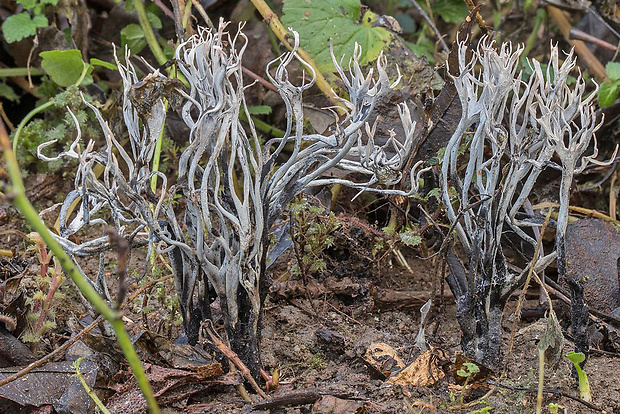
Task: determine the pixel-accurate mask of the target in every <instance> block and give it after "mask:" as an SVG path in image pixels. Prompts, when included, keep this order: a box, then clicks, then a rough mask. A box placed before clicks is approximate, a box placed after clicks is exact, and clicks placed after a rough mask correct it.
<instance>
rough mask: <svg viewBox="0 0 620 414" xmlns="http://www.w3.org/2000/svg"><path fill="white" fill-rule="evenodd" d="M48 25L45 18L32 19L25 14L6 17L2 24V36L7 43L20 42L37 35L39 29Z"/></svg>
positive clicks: (41, 16)
mask: <svg viewBox="0 0 620 414" xmlns="http://www.w3.org/2000/svg"><path fill="white" fill-rule="evenodd" d="M48 25H49V23H48V21H47V18H46V17H45V16H43V15H36V16H34V17H33V18H31V17H30V15H29V14H28V13H27V12H22V13H19V14H15V15H13V16H9V17H7V19H6V20H5V21H4V23H3V24H2V34H3V35H4V40H6V42H7V43H13V42H19V41H20V40H22V39H24V38H26V37H30V36H34V35H35V34H37V29H38V28H39V27H47V26H48Z"/></svg>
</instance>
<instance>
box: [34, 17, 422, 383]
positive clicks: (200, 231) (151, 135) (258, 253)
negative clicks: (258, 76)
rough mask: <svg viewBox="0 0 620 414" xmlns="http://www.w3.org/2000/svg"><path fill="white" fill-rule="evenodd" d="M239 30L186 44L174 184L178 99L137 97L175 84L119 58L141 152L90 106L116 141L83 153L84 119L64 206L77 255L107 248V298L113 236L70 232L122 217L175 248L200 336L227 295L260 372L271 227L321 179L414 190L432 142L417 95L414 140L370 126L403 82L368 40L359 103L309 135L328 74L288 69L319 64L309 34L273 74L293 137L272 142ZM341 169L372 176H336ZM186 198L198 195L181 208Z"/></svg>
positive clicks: (410, 134) (232, 320) (230, 317)
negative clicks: (171, 130)
mask: <svg viewBox="0 0 620 414" xmlns="http://www.w3.org/2000/svg"><path fill="white" fill-rule="evenodd" d="M226 27H227V24H225V23H220V26H219V28H218V29H217V30H209V29H202V28H201V29H199V30H198V34H196V35H194V36H193V37H191V38H190V39H189V40H187V41H186V42H184V43H182V44H181V45H180V46H179V47H178V48H177V50H176V59H177V61H178V62H179V70H180V72H181V73H182V74H183V76H184V77H185V79H187V81H188V83H189V90H188V91H185V90H184V89H182V88H177V89H176V90H175V91H174V93H175V94H176V95H178V96H177V97H176V98H175V100H179V99H178V98H180V100H181V102H182V103H181V105H180V106H179V108H180V113H181V115H182V119H183V121H184V123H185V124H186V125H187V127H188V128H189V134H188V136H187V147H186V148H185V150H183V152H182V154H181V155H180V157H179V158H178V159H179V161H178V166H177V167H178V168H177V174H178V177H177V180H176V184H175V185H170V186H169V185H168V178H167V177H166V176H165V175H164V174H163V173H162V172H158V171H153V170H152V169H151V165H152V159H153V153H154V149H155V145H156V142H157V139H158V137H159V136H160V133H161V129H162V127H163V123H164V118H165V115H166V114H165V109H164V108H165V106H164V98H165V96H163V95H156V96H154V97H153V96H150V97H149V110H148V111H143V110H140V108H136V105H137V104H139V102H137V101H136V99H137V96H138V95H137V94H136V93H134V92H135V88H136V87H140V88H143V87H144V82H145V81H146V82H150V83H153V84H154V85H158V84H160V83H161V84H164V83H165V84H166V85H170V84H171V83H170V81H169V79H168V78H167V77H166V76H164V75H163V74H161V73H159V72H158V71H155V70H153V71H152V73H151V74H149V75H148V76H147V77H146V78H145V80H144V81H142V82H141V81H140V80H139V79H138V77H137V74H136V71H135V69H134V67H133V66H132V64H131V62H130V60H129V58H128V55H127V58H126V59H125V62H126V63H125V64H124V65H123V64H121V63H120V62H118V61H117V63H118V67H119V72H120V74H121V77H122V78H123V122H124V124H125V125H124V126H125V128H126V131H127V136H128V138H129V145H128V147H129V150H126V149H125V147H124V146H123V145H121V144H120V142H121V139H120V138H117V137H116V135H115V133H113V132H112V129H111V128H110V127H109V125H108V123H107V122H106V121H105V120H104V119H103V117H102V115H101V114H100V112H99V110H98V109H97V108H95V107H93V106H92V105H89V104H87V105H88V106H89V107H90V108H91V109H92V110H93V111H94V112H95V114H96V116H97V119H98V120H99V123H100V125H101V128H102V131H103V140H102V141H101V142H94V141H90V142H89V143H88V144H87V145H85V146H83V147H82V145H81V144H80V138H81V137H80V133H79V125H78V136H77V138H76V140H75V142H74V143H73V145H72V146H71V149H70V150H69V151H67V152H64V153H62V154H60V155H59V156H58V157H61V156H64V157H71V158H75V159H76V160H77V161H78V163H79V165H78V170H77V173H76V179H75V190H73V191H72V192H71V193H70V194H69V195H68V196H67V198H66V200H65V202H64V203H63V206H62V209H61V215H60V222H61V225H60V235H59V236H58V239H59V241H60V242H61V243H62V244H63V246H64V248H65V249H66V250H67V251H68V252H69V253H71V254H72V255H73V257H80V256H85V255H88V254H93V253H94V254H100V261H101V264H102V265H101V266H100V273H99V274H98V275H97V278H96V282H95V284H96V285H97V286H98V287H99V291H100V293H101V294H102V295H108V294H107V289H106V286H105V279H104V278H103V269H104V266H103V264H104V256H103V252H104V251H105V250H107V249H109V245H108V241H107V238H106V237H103V236H102V237H99V238H95V239H93V240H88V241H85V242H82V243H81V244H75V243H73V242H71V241H70V240H69V237H70V236H71V235H72V234H74V233H75V232H76V231H78V230H79V229H81V228H82V227H84V226H86V225H89V226H92V225H113V226H114V227H115V228H116V231H117V232H118V233H119V234H121V235H124V236H125V237H127V238H128V239H129V240H131V241H132V243H133V245H134V246H135V245H140V244H142V245H144V244H148V245H149V249H150V248H153V246H154V247H155V248H157V250H158V251H159V252H161V253H167V254H169V256H170V258H171V262H172V265H173V269H174V273H175V274H174V282H175V287H176V290H177V293H178V296H179V298H180V304H181V310H182V314H183V315H182V316H183V324H184V328H185V332H186V334H187V336H188V339H189V341H190V343H195V342H196V341H197V340H198V336H199V329H200V325H201V323H202V322H203V321H205V320H208V319H210V318H211V307H210V305H211V302H212V301H213V300H214V299H215V296H216V297H217V298H219V300H220V308H221V310H222V313H223V316H224V318H223V320H224V325H225V329H226V333H227V336H228V340H229V342H230V346H231V348H232V350H233V351H235V352H236V353H237V354H238V355H239V356H240V358H241V359H242V360H243V362H245V363H246V364H247V365H248V366H249V367H250V369H251V370H252V372H253V374H254V375H255V376H256V377H258V375H259V371H260V368H261V360H260V352H259V340H260V317H261V309H262V303H263V300H264V296H265V293H266V281H265V258H266V253H267V247H268V243H267V236H268V232H269V229H270V227H271V226H272V225H273V224H274V222H275V221H276V219H277V218H278V217H279V216H280V214H281V213H282V211H283V210H284V209H285V208H286V207H287V205H288V203H289V202H290V201H291V200H292V199H293V197H294V196H295V195H297V194H299V193H300V192H301V191H303V190H304V189H307V188H308V187H311V186H316V185H324V184H333V183H340V184H344V185H348V186H351V187H354V188H357V189H359V190H363V191H376V192H381V193H387V194H400V195H403V196H408V195H411V194H413V193H414V192H415V191H417V183H418V176H419V172H418V173H416V169H417V167H418V165H416V166H414V167H413V169H411V171H403V168H404V166H405V165H406V163H407V161H408V159H409V157H410V155H411V152H412V151H413V148H414V147H415V145H414V144H415V140H416V139H417V138H418V136H417V135H416V134H415V126H416V125H415V122H414V121H413V120H412V117H411V113H410V109H409V107H408V106H407V104H406V103H403V104H400V105H399V114H400V118H401V121H402V124H403V128H404V131H405V134H404V136H400V137H396V136H391V137H390V138H389V139H388V140H387V142H386V143H385V144H383V145H378V144H377V141H375V140H374V135H375V128H374V127H370V126H368V125H367V120H368V119H369V117H370V115H371V114H372V112H373V110H374V107H375V103H376V102H377V100H378V99H380V98H381V97H382V96H384V95H385V94H386V93H387V92H388V91H389V89H390V88H391V87H393V86H394V84H390V81H389V80H388V76H387V73H386V71H385V65H386V61H385V58H383V57H379V59H378V61H377V64H376V76H375V77H373V74H375V72H374V71H373V70H370V72H369V73H368V74H366V75H365V74H363V73H362V70H361V68H360V66H359V63H358V59H359V56H360V49H359V47H358V46H356V49H355V53H354V55H353V58H352V60H351V62H350V63H349V69H348V70H346V71H345V70H344V69H343V67H342V64H341V63H339V62H338V61H337V60H336V58H335V57H334V64H335V66H336V68H337V70H338V73H339V75H340V77H341V78H342V81H343V83H344V85H345V87H346V89H347V92H348V95H349V100H348V101H347V100H343V102H344V103H345V105H346V106H347V108H349V110H348V111H347V112H346V113H345V114H343V116H342V117H341V118H340V120H336V121H335V127H334V129H333V130H332V131H331V132H330V135H320V134H304V129H303V119H304V114H303V106H302V94H303V92H304V91H306V90H307V89H309V88H310V87H311V86H312V85H313V82H314V78H311V79H305V80H303V81H302V83H301V85H299V86H296V85H294V84H293V83H291V81H290V79H289V75H288V71H287V67H288V65H289V64H291V63H292V62H293V60H297V61H299V63H300V64H302V65H305V66H307V65H306V63H305V62H304V61H303V60H301V59H300V58H299V56H298V55H297V54H296V50H297V47H298V44H299V39H298V35H297V33H295V32H293V37H294V45H295V47H294V49H293V51H292V52H289V53H285V54H284V55H282V56H281V57H279V58H278V59H276V60H274V61H272V62H271V63H270V64H269V65H268V72H267V76H268V77H269V80H270V81H271V82H272V83H273V84H274V85H275V86H276V88H277V89H278V91H279V93H280V95H281V97H282V99H283V101H284V104H285V106H286V111H287V125H286V132H285V135H284V137H282V138H271V139H268V140H267V142H266V143H265V144H264V145H262V146H261V145H260V142H259V138H258V135H257V133H256V130H255V129H254V126H253V124H252V122H251V117H250V116H249V114H248V111H247V106H246V102H245V96H244V92H245V89H246V88H247V87H248V86H245V85H244V84H243V76H242V72H241V60H242V58H243V54H244V51H245V48H246V47H247V42H248V39H247V37H246V36H245V35H244V34H243V32H242V31H241V29H242V27H243V26H242V25H241V27H240V29H239V31H238V32H237V33H236V34H235V35H231V34H229V33H228V32H227V31H226ZM309 69H310V71H312V68H309ZM154 89H155V90H159V89H161V88H154ZM168 94H170V91H168ZM138 100H139V99H138ZM241 113H244V114H245V118H247V119H250V121H249V127H244V126H243V125H242V124H241V121H240V114H241ZM76 124H77V122H76ZM285 147H287V148H292V149H290V150H289V151H290V153H286V154H284V149H285ZM43 148H44V146H42V147H41V148H40V150H42V149H43ZM388 154H390V155H388ZM41 156H42V154H41ZM42 157H43V156H42ZM46 158H47V157H46ZM47 159H52V158H47ZM54 159H55V158H54ZM96 166H103V173H102V174H101V175H100V176H97V175H96V174H95V172H94V169H95V167H96ZM334 168H337V169H341V170H344V171H347V172H355V173H357V174H356V175H355V176H356V177H360V176H361V177H366V178H363V179H362V180H361V181H355V180H354V179H353V178H348V177H345V178H326V177H324V175H325V173H327V172H328V171H330V170H332V169H334ZM405 174H406V175H408V176H409V177H410V179H409V185H410V189H409V190H407V191H400V190H395V189H391V188H389V187H387V185H389V184H392V183H394V180H393V179H391V178H390V177H398V178H400V177H401V176H402V175H405ZM153 176H157V178H158V180H157V185H158V188H157V191H156V194H154V193H153V192H152V191H151V188H150V185H151V184H150V183H151V178H152V177H153ZM349 177H350V176H349ZM375 185H380V187H375ZM78 197H81V203H80V208H79V209H78V212H77V215H76V216H75V218H74V219H73V220H71V222H68V212H69V211H70V205H71V203H72V202H73V201H74V200H76V199H78ZM176 197H180V198H182V199H183V201H184V202H183V203H176V202H175V203H173V200H175V199H176ZM180 206H183V210H182V211H181V210H180V208H181V207H180ZM103 211H107V212H108V214H109V215H110V216H111V222H109V223H108V221H106V220H105V219H104V218H103V216H102V215H101V214H100V213H101V212H103ZM179 217H180V218H181V220H179V219H178V218H179ZM84 277H86V276H84ZM108 299H110V298H109V296H108Z"/></svg>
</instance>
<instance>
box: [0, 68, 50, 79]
mask: <svg viewBox="0 0 620 414" xmlns="http://www.w3.org/2000/svg"><path fill="white" fill-rule="evenodd" d="M28 75H30V76H43V72H41V71H40V70H39V69H35V68H0V78H8V77H11V76H28Z"/></svg>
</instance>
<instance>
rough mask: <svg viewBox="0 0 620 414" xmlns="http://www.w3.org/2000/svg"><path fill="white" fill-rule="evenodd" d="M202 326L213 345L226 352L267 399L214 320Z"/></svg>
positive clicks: (244, 376) (251, 383) (256, 389)
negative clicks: (218, 332)
mask: <svg viewBox="0 0 620 414" xmlns="http://www.w3.org/2000/svg"><path fill="white" fill-rule="evenodd" d="M202 327H203V330H204V331H206V332H207V334H208V335H209V338H210V340H211V343H213V345H215V347H216V348H217V349H219V350H220V352H221V353H222V354H224V356H225V357H226V358H228V359H229V360H230V362H232V363H233V364H234V365H235V367H237V369H238V370H239V372H241V375H242V376H243V378H245V379H246V380H247V381H248V382H249V383H250V385H251V386H252V388H254V391H256V393H257V394H258V395H260V396H261V397H262V398H263V399H267V394H265V391H263V390H262V389H261V387H259V385H258V383H257V382H256V380H255V379H254V378H253V377H252V374H251V373H250V370H249V369H248V367H246V366H245V364H244V363H243V362H242V361H241V359H239V356H238V355H237V354H236V353H234V352H233V351H232V350H231V349H230V348H229V347H228V346H226V344H225V343H224V341H222V339H221V338H220V337H219V336H218V334H217V333H216V332H215V328H214V327H213V322H212V321H211V320H208V321H206V322H205V323H203V324H202ZM201 342H202V341H201Z"/></svg>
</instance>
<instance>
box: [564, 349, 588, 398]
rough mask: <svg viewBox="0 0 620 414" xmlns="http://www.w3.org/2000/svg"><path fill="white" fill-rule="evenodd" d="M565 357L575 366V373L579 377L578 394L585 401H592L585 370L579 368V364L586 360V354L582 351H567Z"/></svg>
mask: <svg viewBox="0 0 620 414" xmlns="http://www.w3.org/2000/svg"><path fill="white" fill-rule="evenodd" d="M566 358H568V359H569V360H570V362H572V363H573V365H574V366H575V370H577V375H578V377H579V394H580V396H581V399H582V400H584V401H587V402H591V401H592V394H590V383H589V382H588V376H587V375H586V373H585V371H584V370H583V369H581V366H580V365H579V364H581V363H582V362H583V361H585V360H586V356H585V355H584V354H583V352H572V351H571V352H569V353H568V354H566Z"/></svg>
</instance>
